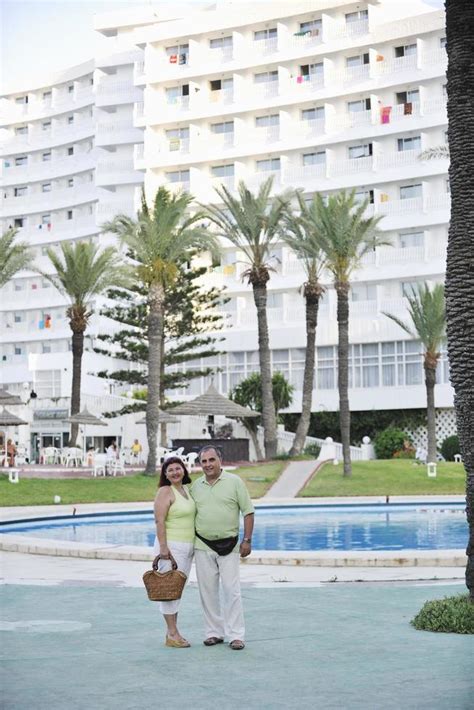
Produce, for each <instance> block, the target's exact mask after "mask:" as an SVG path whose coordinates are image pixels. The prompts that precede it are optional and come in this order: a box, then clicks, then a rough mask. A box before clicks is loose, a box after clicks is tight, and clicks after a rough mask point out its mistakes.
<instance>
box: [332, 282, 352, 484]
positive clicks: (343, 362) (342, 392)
mask: <svg viewBox="0 0 474 710" xmlns="http://www.w3.org/2000/svg"><path fill="white" fill-rule="evenodd" d="M335 288H336V292H337V328H338V336H339V337H338V344H337V357H338V377H337V386H338V389H339V424H340V429H341V443H342V458H343V466H344V476H352V466H351V449H350V444H351V411H350V409H349V284H348V283H344V282H341V281H339V282H336V284H335Z"/></svg>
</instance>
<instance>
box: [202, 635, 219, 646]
mask: <svg viewBox="0 0 474 710" xmlns="http://www.w3.org/2000/svg"><path fill="white" fill-rule="evenodd" d="M218 643H224V639H220V638H218V637H217V636H211V637H210V638H208V639H204V641H203V644H204V645H205V646H216V645H217V644H218Z"/></svg>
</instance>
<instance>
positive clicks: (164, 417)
mask: <svg viewBox="0 0 474 710" xmlns="http://www.w3.org/2000/svg"><path fill="white" fill-rule="evenodd" d="M178 421H179V420H178V419H176V418H175V417H172V416H171V414H169V413H168V412H164V411H163V410H162V409H159V410H158V422H159V423H160V424H176V422H178ZM136 423H137V424H146V418H145V417H143V419H139V420H138V421H137V422H136Z"/></svg>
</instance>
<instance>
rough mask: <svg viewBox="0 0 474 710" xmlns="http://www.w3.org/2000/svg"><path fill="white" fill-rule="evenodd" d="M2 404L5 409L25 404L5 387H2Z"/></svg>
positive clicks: (0, 391) (0, 400)
mask: <svg viewBox="0 0 474 710" xmlns="http://www.w3.org/2000/svg"><path fill="white" fill-rule="evenodd" d="M0 404H3V406H4V407H13V406H16V405H18V404H23V402H22V401H21V399H20V397H18V396H17V395H16V394H11V392H8V391H7V390H6V389H5V388H4V387H0Z"/></svg>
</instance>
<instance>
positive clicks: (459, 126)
mask: <svg viewBox="0 0 474 710" xmlns="http://www.w3.org/2000/svg"><path fill="white" fill-rule="evenodd" d="M473 34H474V5H473V4H472V2H471V0H446V37H447V49H448V85H447V91H448V121H449V124H448V137H449V148H450V154H451V165H450V168H449V180H450V185H451V222H450V226H449V238H448V260H447V268H446V311H447V334H448V353H449V364H450V376H451V382H452V385H453V387H454V393H455V394H454V406H455V409H456V420H457V430H458V434H459V440H460V445H461V454H462V458H463V462H464V467H465V469H466V474H467V482H466V502H467V506H466V508H467V520H468V524H469V542H468V545H467V551H466V553H467V556H468V562H467V567H466V585H467V587H468V589H469V592H470V597H471V601H472V602H474V433H473V432H474V322H473V316H472V314H473V313H474V263H473V248H472V238H473V237H472V235H473V234H474V189H473V184H472V175H473V174H474V138H473V125H474V82H473V81H472V76H473V71H474V57H473V54H472V44H471V42H472V36H473Z"/></svg>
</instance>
